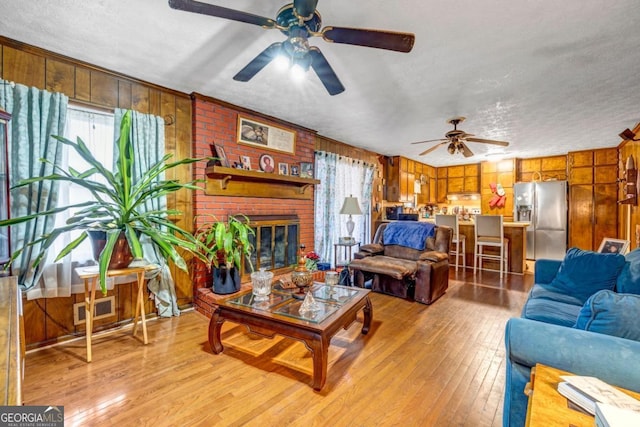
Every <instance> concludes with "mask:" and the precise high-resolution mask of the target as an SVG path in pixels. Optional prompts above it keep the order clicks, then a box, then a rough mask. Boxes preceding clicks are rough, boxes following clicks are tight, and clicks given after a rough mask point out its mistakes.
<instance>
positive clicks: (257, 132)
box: [238, 115, 296, 154]
mask: <svg viewBox="0 0 640 427" xmlns="http://www.w3.org/2000/svg"><path fill="white" fill-rule="evenodd" d="M238 143H239V144H246V145H253V146H256V147H262V148H268V149H269V150H276V151H282V152H283V153H289V154H293V153H295V150H296V133H295V132H294V131H289V130H286V129H284V128H281V127H278V126H274V125H270V124H266V123H262V122H259V121H256V120H253V119H249V118H247V117H242V116H241V115H238Z"/></svg>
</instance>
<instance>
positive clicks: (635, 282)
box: [616, 249, 640, 295]
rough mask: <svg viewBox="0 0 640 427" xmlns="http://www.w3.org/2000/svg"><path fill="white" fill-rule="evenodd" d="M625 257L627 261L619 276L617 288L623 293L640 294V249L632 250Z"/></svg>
mask: <svg viewBox="0 0 640 427" xmlns="http://www.w3.org/2000/svg"><path fill="white" fill-rule="evenodd" d="M625 259H626V260H627V262H626V263H625V264H624V267H623V268H622V272H621V273H620V276H619V277H618V283H617V284H616V290H617V291H618V292H620V293H623V294H639V295H640V249H634V250H632V251H631V252H629V253H628V254H627V255H626V256H625Z"/></svg>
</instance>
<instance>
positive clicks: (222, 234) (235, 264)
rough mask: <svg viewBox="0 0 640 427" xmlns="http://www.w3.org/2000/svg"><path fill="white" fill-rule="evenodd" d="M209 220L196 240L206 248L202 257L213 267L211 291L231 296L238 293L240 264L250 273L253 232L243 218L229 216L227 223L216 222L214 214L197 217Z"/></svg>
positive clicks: (200, 229) (247, 221)
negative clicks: (245, 265) (245, 262)
mask: <svg viewBox="0 0 640 427" xmlns="http://www.w3.org/2000/svg"><path fill="white" fill-rule="evenodd" d="M202 217H208V220H206V221H205V222H204V223H202V224H201V225H200V226H199V227H198V229H197V230H196V232H195V237H196V239H198V240H199V241H200V242H201V243H202V244H203V246H204V247H205V248H207V249H206V250H205V251H204V252H203V253H202V255H204V256H206V257H207V258H208V262H209V265H211V266H213V292H215V293H217V294H230V293H233V292H237V291H239V290H240V270H241V268H242V261H243V259H246V261H247V264H248V266H249V268H250V269H251V271H252V272H253V263H252V262H251V253H252V252H253V249H254V246H253V244H251V241H250V238H249V236H251V235H254V236H255V231H254V230H253V228H252V227H251V225H250V223H249V218H247V216H246V215H242V214H239V215H235V216H233V215H229V217H228V219H227V221H218V220H217V218H216V217H215V216H214V215H209V214H204V215H199V216H198V217H197V218H196V221H197V220H198V219H201V218H202Z"/></svg>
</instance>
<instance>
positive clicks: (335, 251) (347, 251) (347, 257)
mask: <svg viewBox="0 0 640 427" xmlns="http://www.w3.org/2000/svg"><path fill="white" fill-rule="evenodd" d="M354 246H357V247H358V249H359V248H360V242H351V243H334V244H333V256H334V264H335V267H336V268H337V267H339V266H342V267H344V266H346V265H349V263H350V262H351V257H352V252H351V251H352V248H353V247H354ZM339 247H341V248H343V251H344V252H343V254H344V255H345V260H346V264H338V248H339Z"/></svg>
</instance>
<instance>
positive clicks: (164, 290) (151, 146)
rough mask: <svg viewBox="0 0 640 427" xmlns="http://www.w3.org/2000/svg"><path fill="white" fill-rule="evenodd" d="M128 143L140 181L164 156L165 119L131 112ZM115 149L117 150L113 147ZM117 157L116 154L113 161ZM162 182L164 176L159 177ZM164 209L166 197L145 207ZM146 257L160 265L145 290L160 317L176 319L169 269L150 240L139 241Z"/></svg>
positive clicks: (117, 126) (117, 127)
mask: <svg viewBox="0 0 640 427" xmlns="http://www.w3.org/2000/svg"><path fill="white" fill-rule="evenodd" d="M125 112H126V110H121V109H116V111H115V135H116V138H115V140H116V141H117V140H118V138H119V135H120V124H121V123H122V117H123V116H124V114H125ZM131 118H132V125H131V141H132V143H133V149H134V168H135V170H134V178H140V177H141V176H142V175H143V174H144V173H145V172H146V171H147V170H149V169H150V168H151V166H153V165H154V164H156V163H157V162H158V161H160V160H161V159H162V157H164V154H165V153H164V146H165V144H164V119H163V118H162V117H158V116H154V115H151V114H142V113H138V112H136V111H132V116H131ZM115 150H117V147H115ZM115 158H117V153H116V155H115V156H114V159H115ZM158 179H161V180H162V179H164V175H161V176H160V177H158ZM166 208H167V198H166V197H164V196H163V197H160V198H157V199H154V200H153V201H150V202H149V203H148V204H147V205H145V206H144V209H145V210H146V211H147V212H148V211H151V210H164V209H166ZM142 244H143V250H144V254H145V258H146V260H147V261H149V262H151V263H154V264H158V265H160V267H161V268H160V270H159V271H151V272H148V273H147V277H146V279H147V287H148V288H149V291H151V292H152V293H153V294H154V299H155V303H156V309H157V310H158V315H159V316H161V317H171V316H179V315H180V310H179V308H178V299H177V297H176V288H175V283H174V281H173V277H172V276H171V271H170V270H169V266H168V265H167V264H166V263H165V261H164V258H163V257H161V256H159V255H158V254H156V248H155V246H154V245H152V244H151V242H150V241H144V240H143V241H142Z"/></svg>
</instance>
